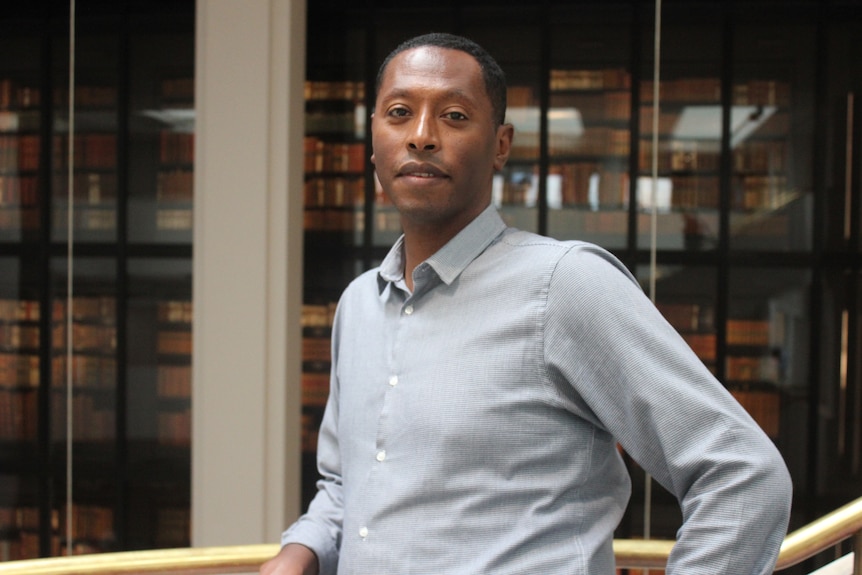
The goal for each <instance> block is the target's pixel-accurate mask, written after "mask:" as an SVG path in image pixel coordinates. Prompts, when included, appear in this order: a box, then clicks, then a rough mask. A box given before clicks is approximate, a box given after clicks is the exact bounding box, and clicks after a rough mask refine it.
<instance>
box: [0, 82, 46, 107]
mask: <svg viewBox="0 0 862 575" xmlns="http://www.w3.org/2000/svg"><path fill="white" fill-rule="evenodd" d="M40 102H41V91H40V90H39V88H36V87H33V86H30V85H29V84H26V83H23V82H19V81H17V80H14V79H12V78H0V110H19V109H22V108H23V109H26V108H35V107H37V106H38V105H39V103H40Z"/></svg>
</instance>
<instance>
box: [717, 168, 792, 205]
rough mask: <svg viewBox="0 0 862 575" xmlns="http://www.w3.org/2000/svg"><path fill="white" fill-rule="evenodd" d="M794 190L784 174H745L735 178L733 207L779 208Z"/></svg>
mask: <svg viewBox="0 0 862 575" xmlns="http://www.w3.org/2000/svg"><path fill="white" fill-rule="evenodd" d="M789 194H790V195H792V192H791V191H790V190H789V189H788V187H787V177H786V176H783V175H762V176H761V175H745V176H741V177H739V178H736V179H735V185H734V190H733V194H732V196H731V198H732V202H731V207H733V208H734V209H739V210H755V209H777V208H780V207H782V206H783V205H784V204H785V203H786V201H787V198H788V195H789Z"/></svg>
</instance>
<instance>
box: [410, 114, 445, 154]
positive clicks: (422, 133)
mask: <svg viewBox="0 0 862 575" xmlns="http://www.w3.org/2000/svg"><path fill="white" fill-rule="evenodd" d="M407 146H408V147H409V148H410V149H411V150H422V151H425V152H432V151H434V150H436V149H437V148H439V146H440V142H439V140H438V137H437V128H436V126H435V124H434V122H433V120H432V118H431V116H430V114H428V113H422V114H420V115H419V116H417V118H416V122H415V123H414V126H413V130H412V131H411V133H410V138H409V140H408V142H407Z"/></svg>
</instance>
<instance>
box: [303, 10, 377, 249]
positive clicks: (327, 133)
mask: <svg viewBox="0 0 862 575" xmlns="http://www.w3.org/2000/svg"><path fill="white" fill-rule="evenodd" d="M310 10H311V13H312V14H314V10H313V8H311V7H310ZM310 17H311V16H310ZM308 42H309V46H308V58H309V60H308V65H307V76H306V83H305V139H304V149H305V184H304V201H305V233H306V237H307V243H308V244H310V245H314V246H324V245H325V246H331V247H333V249H336V250H338V251H341V250H342V249H343V248H344V247H346V246H352V245H362V243H363V238H364V234H365V223H366V222H365V216H364V206H365V189H366V185H367V184H366V180H365V175H366V170H367V165H368V157H369V156H370V152H367V151H366V145H365V132H366V124H367V120H368V115H369V111H368V110H367V109H366V103H365V101H366V86H365V76H364V74H365V67H364V58H363V55H364V53H365V48H366V47H365V35H364V33H363V31H362V30H361V29H357V28H356V27H351V26H349V25H338V24H337V23H335V22H333V26H332V27H331V28H327V29H326V31H324V30H319V31H318V33H317V34H315V35H314V36H310V37H309V38H308ZM314 251H321V252H323V251H325V250H324V249H323V248H322V247H320V249H318V248H314Z"/></svg>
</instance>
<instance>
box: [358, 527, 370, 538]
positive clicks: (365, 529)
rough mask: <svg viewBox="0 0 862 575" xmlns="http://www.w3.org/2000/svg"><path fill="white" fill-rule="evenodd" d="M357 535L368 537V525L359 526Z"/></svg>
mask: <svg viewBox="0 0 862 575" xmlns="http://www.w3.org/2000/svg"><path fill="white" fill-rule="evenodd" d="M359 536H360V537H362V538H363V539H365V538H366V537H368V527H360V528H359Z"/></svg>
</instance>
